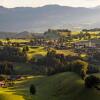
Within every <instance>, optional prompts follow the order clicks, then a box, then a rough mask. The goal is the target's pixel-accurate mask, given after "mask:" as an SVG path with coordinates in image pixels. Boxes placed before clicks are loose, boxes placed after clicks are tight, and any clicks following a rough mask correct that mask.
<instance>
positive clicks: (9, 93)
mask: <svg viewBox="0 0 100 100" xmlns="http://www.w3.org/2000/svg"><path fill="white" fill-rule="evenodd" d="M32 83H33V84H34V85H35V86H36V90H37V92H36V95H34V96H30V93H29V86H30V84H32ZM0 91H2V92H0V100H18V99H19V100H100V91H97V90H95V89H85V88H84V82H83V81H82V80H81V78H80V77H79V76H77V75H76V74H74V73H69V72H67V73H61V74H57V75H54V76H50V77H42V76H38V77H37V76H35V77H30V78H28V79H27V80H24V81H19V82H16V85H15V87H13V88H8V89H0Z"/></svg>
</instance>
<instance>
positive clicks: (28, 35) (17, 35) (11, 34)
mask: <svg viewBox="0 0 100 100" xmlns="http://www.w3.org/2000/svg"><path fill="white" fill-rule="evenodd" d="M32 37H34V33H30V32H27V31H24V32H20V33H14V32H0V39H4V38H32Z"/></svg>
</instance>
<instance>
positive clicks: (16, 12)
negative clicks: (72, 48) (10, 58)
mask: <svg viewBox="0 0 100 100" xmlns="http://www.w3.org/2000/svg"><path fill="white" fill-rule="evenodd" d="M99 18H100V6H98V7H94V8H84V7H68V6H60V5H46V6H43V7H37V8H32V7H16V8H5V7H2V6H0V31H6V32H7V31H10V32H21V31H24V30H27V31H32V32H33V31H34V32H43V31H45V30H47V29H48V28H53V29H54V28H69V29H80V28H94V27H100V20H99Z"/></svg>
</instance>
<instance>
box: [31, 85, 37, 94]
mask: <svg viewBox="0 0 100 100" xmlns="http://www.w3.org/2000/svg"><path fill="white" fill-rule="evenodd" d="M35 93H36V88H35V86H34V85H33V84H31V85H30V94H32V95H35Z"/></svg>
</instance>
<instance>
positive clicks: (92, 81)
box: [85, 75, 100, 89]
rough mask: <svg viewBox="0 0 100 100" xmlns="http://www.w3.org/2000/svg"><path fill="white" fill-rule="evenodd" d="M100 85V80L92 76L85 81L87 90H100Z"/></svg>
mask: <svg viewBox="0 0 100 100" xmlns="http://www.w3.org/2000/svg"><path fill="white" fill-rule="evenodd" d="M99 83H100V78H98V77H96V76H94V75H90V76H88V77H87V78H86V79H85V87H86V88H96V89H99V88H98V84H99Z"/></svg>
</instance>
